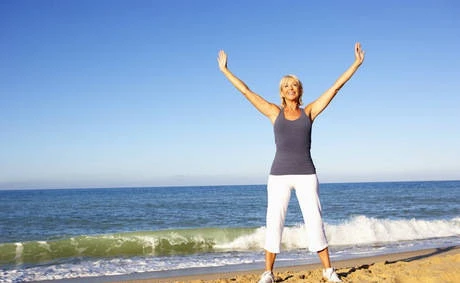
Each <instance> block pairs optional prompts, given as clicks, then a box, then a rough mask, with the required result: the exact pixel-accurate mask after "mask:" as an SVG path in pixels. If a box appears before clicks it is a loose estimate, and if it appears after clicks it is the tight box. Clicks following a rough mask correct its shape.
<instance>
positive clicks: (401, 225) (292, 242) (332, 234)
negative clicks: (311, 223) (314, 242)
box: [215, 215, 460, 251]
mask: <svg viewBox="0 0 460 283" xmlns="http://www.w3.org/2000/svg"><path fill="white" fill-rule="evenodd" d="M306 229H307V227H305V226H304V225H298V226H294V227H285V229H284V231H283V239H282V245H283V247H284V249H288V250H289V249H298V248H307V247H308V238H307V237H306V234H307V233H306ZM325 230H326V235H327V238H328V242H329V245H331V246H349V245H374V244H377V243H395V242H399V241H412V240H423V239H431V238H443V237H453V236H460V218H459V217H457V218H454V219H452V220H417V219H410V220H389V219H377V218H370V217H366V216H363V215H361V216H356V217H353V218H351V219H349V220H347V221H344V222H343V223H339V224H327V223H326V224H325ZM264 237H265V229H264V228H260V229H257V230H256V231H255V232H253V233H252V234H248V235H243V236H240V237H238V238H236V239H234V240H233V241H231V242H226V243H221V244H218V245H216V246H215V248H219V249H224V250H239V251H244V250H253V249H261V248H263V243H264Z"/></svg>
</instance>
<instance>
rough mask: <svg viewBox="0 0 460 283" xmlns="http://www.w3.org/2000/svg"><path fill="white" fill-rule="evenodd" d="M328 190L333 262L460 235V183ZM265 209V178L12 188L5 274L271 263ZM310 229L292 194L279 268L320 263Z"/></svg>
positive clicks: (82, 276) (47, 275)
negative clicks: (235, 182) (189, 183)
mask: <svg viewBox="0 0 460 283" xmlns="http://www.w3.org/2000/svg"><path fill="white" fill-rule="evenodd" d="M320 198H321V202H322V207H323V219H324V222H325V229H326V234H327V237H328V240H329V244H330V251H331V257H332V260H339V259H347V258H356V257H362V256H370V255H379V254H385V253H392V252H399V251H410V250H417V249H424V248H432V247H448V246H456V245H459V244H460V215H459V211H460V202H459V200H460V181H431V182H383V183H331V184H321V185H320ZM265 213H266V186H265V185H247V186H244V185H238V186H191V187H152V188H145V187H143V188H101V189H52V190H51V189H49V190H45V189H44V190H3V191H0V282H24V281H46V280H62V279H71V278H79V281H81V280H83V281H85V280H86V281H88V282H91V281H92V280H95V278H99V279H98V281H97V282H104V279H103V278H106V279H107V280H109V279H108V278H112V279H113V277H110V276H119V277H116V278H124V277H123V276H126V277H129V276H136V278H142V276H145V277H150V278H151V277H153V278H155V277H157V278H160V277H166V276H172V275H184V274H197V273H205V272H217V271H226V270H247V269H256V268H260V269H262V268H263V261H264V255H263V246H262V245H263V242H264V229H265V228H264V225H265ZM305 229H306V228H305V227H304V225H303V219H302V215H301V213H300V209H299V206H298V204H297V199H296V197H295V193H293V194H292V198H291V203H290V205H289V209H288V214H287V219H286V228H285V230H284V234H283V251H282V253H281V254H280V255H279V256H278V258H277V263H276V264H277V266H286V265H297V264H307V263H317V262H319V260H318V258H317V255H316V254H314V253H310V252H309V251H308V249H307V248H306V247H307V246H308V239H306V237H305V235H306V233H305ZM108 276H109V277H108ZM101 277H102V279H101Z"/></svg>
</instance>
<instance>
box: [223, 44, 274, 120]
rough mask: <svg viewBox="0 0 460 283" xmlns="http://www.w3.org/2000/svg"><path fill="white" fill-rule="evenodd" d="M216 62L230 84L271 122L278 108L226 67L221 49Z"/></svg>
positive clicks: (225, 55) (224, 56) (225, 58)
mask: <svg viewBox="0 0 460 283" xmlns="http://www.w3.org/2000/svg"><path fill="white" fill-rule="evenodd" d="M217 62H218V63H219V69H220V71H221V72H222V73H223V74H224V75H225V77H226V78H227V79H228V80H229V81H230V82H231V83H232V85H233V86H234V87H235V88H236V89H237V90H239V91H240V92H241V93H242V94H243V95H244V96H245V97H246V98H247V99H248V100H249V102H251V103H252V105H254V106H255V108H257V110H259V111H260V112H261V113H262V114H264V115H265V116H267V117H268V118H269V119H270V121H272V123H273V122H274V121H275V119H276V117H277V116H278V113H279V111H280V108H279V107H278V106H277V105H275V104H273V103H270V102H268V101H266V100H265V99H264V98H263V97H261V96H260V95H258V94H257V93H255V92H253V91H252V90H251V89H249V87H248V86H247V85H246V84H245V83H244V82H243V81H242V80H240V79H239V78H237V77H236V76H235V75H234V74H233V73H232V72H230V70H229V69H228V67H227V54H226V53H225V52H224V51H223V50H220V51H219V56H218V57H217Z"/></svg>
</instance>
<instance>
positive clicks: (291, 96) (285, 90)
mask: <svg viewBox="0 0 460 283" xmlns="http://www.w3.org/2000/svg"><path fill="white" fill-rule="evenodd" d="M281 95H282V96H283V97H284V98H285V99H286V100H291V101H297V100H298V98H299V96H300V85H299V83H298V82H297V81H296V80H293V79H291V80H286V81H285V82H284V84H283V85H282V86H281Z"/></svg>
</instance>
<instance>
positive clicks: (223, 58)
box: [217, 50, 227, 71]
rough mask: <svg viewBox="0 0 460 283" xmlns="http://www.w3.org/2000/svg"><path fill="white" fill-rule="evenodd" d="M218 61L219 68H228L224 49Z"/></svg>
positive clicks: (220, 52)
mask: <svg viewBox="0 0 460 283" xmlns="http://www.w3.org/2000/svg"><path fill="white" fill-rule="evenodd" d="M217 62H218V63H219V69H220V70H221V71H223V70H225V69H227V54H226V53H225V52H224V50H220V51H219V56H218V57H217Z"/></svg>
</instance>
